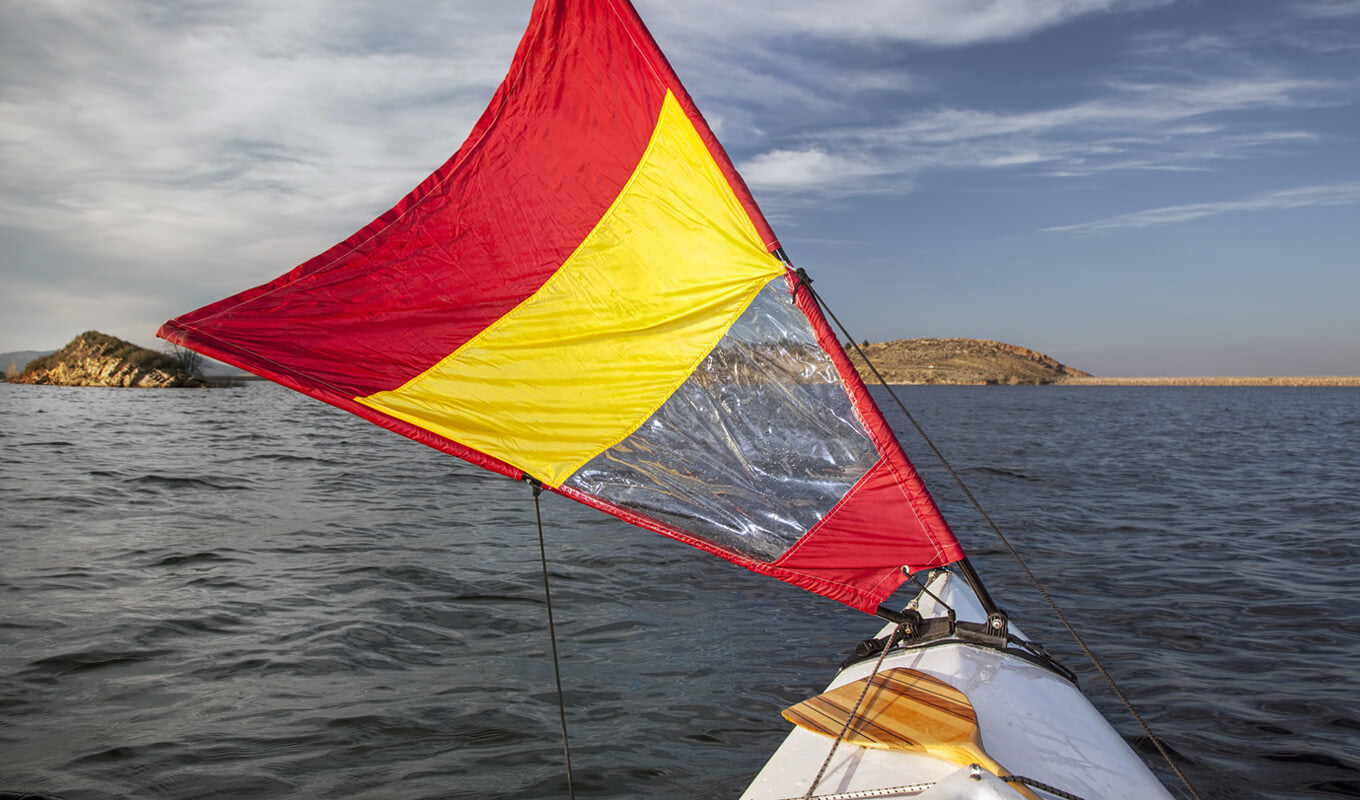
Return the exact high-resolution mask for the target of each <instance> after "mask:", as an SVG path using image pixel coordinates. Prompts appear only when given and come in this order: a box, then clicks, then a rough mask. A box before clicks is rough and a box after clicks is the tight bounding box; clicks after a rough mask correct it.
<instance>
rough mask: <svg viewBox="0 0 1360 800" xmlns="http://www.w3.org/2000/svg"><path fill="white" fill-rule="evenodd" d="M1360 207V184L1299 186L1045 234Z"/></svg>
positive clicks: (1147, 211) (1151, 210)
mask: <svg viewBox="0 0 1360 800" xmlns="http://www.w3.org/2000/svg"><path fill="white" fill-rule="evenodd" d="M1357 204H1360V181H1347V182H1343V183H1334V184H1329V185H1324V186H1298V187H1294V188H1292V189H1281V190H1279V191H1275V192H1267V193H1263V194H1255V195H1252V196H1250V197H1245V198H1242V199H1240V200H1223V201H1219V202H1215V203H1188V204H1185V205H1178V206H1165V207H1163V208H1149V209H1145V210H1143V211H1134V212H1132V213H1129V214H1119V215H1117V216H1113V217H1106V218H1104V219H1098V220H1093V221H1091V222H1083V223H1079V224H1076V225H1059V226H1055V227H1051V228H1044V229H1043V232H1044V233H1073V234H1078V235H1091V234H1097V233H1105V232H1107V231H1113V230H1122V229H1127V228H1148V227H1152V226H1155V225H1178V224H1180V223H1184V222H1190V221H1193V220H1197V219H1203V218H1205V217H1214V216H1218V215H1221V214H1235V213H1239V212H1244V211H1269V210H1278V209H1294V208H1309V207H1315V206H1350V205H1357Z"/></svg>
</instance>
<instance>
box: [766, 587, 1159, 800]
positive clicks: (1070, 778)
mask: <svg viewBox="0 0 1360 800" xmlns="http://www.w3.org/2000/svg"><path fill="white" fill-rule="evenodd" d="M950 608H952V609H953V611H954V614H955V619H956V620H957V621H960V622H974V623H982V622H984V621H985V620H986V619H987V615H986V614H984V613H983V610H982V606H981V605H980V603H979V602H978V601H977V599H976V597H975V596H974V595H973V594H972V592H971V591H970V590H969V588H968V586H967V585H966V584H965V583H964V582H963V581H962V580H961V579H960V578H959V577H958V576H957V575H955V574H954V573H953V572H951V571H949V570H947V569H941V570H936V571H935V573H934V574H933V575H932V576H931V578H930V580H929V581H927V583H926V590H923V591H922V592H921V593H920V594H918V595H917V596H916V598H915V599H913V600H912V602H911V604H910V605H909V606H908V609H910V610H913V611H916V612H917V613H919V614H920V615H921V617H922V618H923V619H924V620H926V621H929V620H932V619H934V620H941V621H942V622H941V623H940V624H943V623H944V621H947V619H948V615H949V609H950ZM928 625H929V623H928V622H927V626H928ZM895 628H896V625H895V624H891V623H890V624H888V625H887V626H885V627H884V628H883V630H881V631H879V633H878V635H877V637H876V639H878V640H879V641H882V640H884V639H886V637H888V636H890V635H891V634H892V632H893V630H894V629H895ZM959 633H960V631H957V630H956V631H955V632H954V633H952V634H951V633H945V635H943V636H941V637H940V638H934V639H931V640H929V641H925V642H921V643H913V642H912V641H908V642H906V643H904V644H902V645H899V646H896V647H894V648H892V649H891V650H890V651H889V652H888V653H886V654H882V657H881V663H880V654H872V655H869V656H867V657H864V658H861V659H860V660H858V661H855V662H854V663H852V664H849V665H848V666H845V667H844V668H843V669H842V670H841V671H840V672H839V673H838V674H837V675H836V677H835V678H834V679H833V680H832V681H831V683H830V684H829V685H828V686H827V692H833V691H834V690H836V689H838V688H840V687H851V686H853V685H855V684H856V682H859V681H863V680H865V679H866V678H868V677H869V676H870V675H871V674H874V673H876V674H878V675H882V674H884V673H887V672H889V671H893V670H907V671H912V672H917V673H923V674H924V675H926V676H929V677H931V678H934V679H937V680H938V681H940V682H943V683H945V684H947V685H948V686H949V687H953V688H954V689H956V690H958V692H960V693H962V695H963V696H964V697H965V698H966V704H968V705H971V708H972V710H973V712H974V713H975V715H976V731H977V734H978V738H979V740H980V743H981V745H982V752H983V754H984V756H990V758H991V760H992V762H994V764H996V765H1004V769H1003V770H1000V771H1004V772H1009V773H1010V774H1011V775H1013V776H1021V777H1023V778H1026V779H1029V780H1030V781H1032V782H1033V783H1035V784H1042V785H1045V786H1049V787H1053V788H1056V789H1059V790H1061V791H1062V792H1064V793H1066V794H1068V795H1072V796H1076V797H1080V798H1083V800H1160V799H1161V798H1167V799H1168V800H1169V798H1170V797H1171V795H1170V794H1169V793H1168V792H1167V791H1166V789H1165V788H1164V787H1163V786H1162V784H1161V783H1160V782H1159V781H1158V780H1157V778H1156V777H1155V776H1154V775H1153V773H1152V772H1151V770H1149V769H1148V768H1147V766H1146V765H1144V764H1143V761H1142V759H1140V758H1139V756H1138V755H1137V753H1135V752H1134V751H1133V749H1132V748H1130V747H1129V745H1128V744H1127V743H1126V742H1125V741H1124V739H1123V738H1121V737H1120V735H1119V733H1118V732H1116V731H1115V729H1114V728H1113V727H1111V725H1110V724H1109V723H1108V722H1107V721H1106V720H1105V718H1104V717H1102V716H1101V714H1100V712H1099V711H1097V710H1096V709H1095V707H1094V706H1092V705H1091V703H1090V701H1089V700H1088V699H1087V698H1086V696H1085V695H1083V694H1082V692H1081V690H1080V689H1079V688H1078V687H1077V685H1076V684H1075V683H1074V682H1073V681H1072V680H1071V679H1070V678H1069V677H1068V676H1067V675H1064V674H1062V673H1061V672H1059V671H1058V669H1056V668H1055V667H1053V666H1049V665H1048V664H1046V663H1043V660H1042V659H1039V658H1036V657H1035V654H1034V652H1033V651H1031V650H1028V649H1026V648H1025V647H1023V646H1022V645H1017V644H1010V645H1008V646H1006V647H1005V648H1004V649H1002V648H1000V647H996V646H991V645H987V644H982V643H978V642H970V641H966V640H964V639H963V638H961V637H960V636H959ZM963 633H964V635H965V636H966V635H967V633H966V632H963ZM1010 634H1011V636H1012V637H1013V639H1015V640H1018V641H1020V642H1026V643H1030V644H1031V646H1033V643H1032V642H1031V640H1029V639H1028V638H1026V637H1025V636H1024V635H1023V634H1022V633H1021V632H1020V631H1018V630H1017V629H1016V628H1015V626H1013V625H1012V626H1010ZM1040 652H1042V651H1041V650H1040ZM851 694H852V695H857V694H858V692H852V693H851ZM870 694H871V695H873V696H874V701H872V702H871V701H868V699H867V698H866V702H865V703H864V706H871V705H878V706H881V705H883V704H884V703H883V701H882V699H881V698H879V697H878V694H879V689H878V687H874V688H873V690H872V691H871V692H870ZM821 696H823V697H824V696H825V693H824V694H823V695H821ZM850 700H851V701H853V700H854V697H853V696H851V697H850ZM795 708H796V707H795ZM865 710H868V711H873V710H875V709H874V708H867V709H866V708H863V707H862V708H861V711H865ZM786 716H788V714H787V713H786ZM869 722H870V723H872V722H873V720H869ZM857 724H858V720H857ZM832 727H833V728H834V727H835V726H832ZM834 741H835V740H834V739H833V738H832V737H831V736H829V735H826V734H825V733H822V732H814V731H813V730H810V729H808V728H807V727H803V726H802V725H798V726H795V727H794V729H793V731H792V732H791V733H790V734H789V735H788V737H787V738H786V739H785V740H784V742H783V744H782V745H780V747H779V749H778V750H777V751H776V752H775V753H774V755H773V756H771V758H770V759H769V761H768V762H767V763H766V765H765V767H764V768H763V769H762V770H761V771H760V773H759V774H758V775H757V776H756V777H755V780H754V781H752V783H751V785H750V786H749V787H748V788H747V790H746V792H745V793H744V794H743V795H742V798H743V800H777V799H782V798H801V797H805V796H807V792H808V788H809V786H810V785H811V784H812V782H813V780H814V778H815V776H816V774H817V772H818V765H820V764H822V763H823V761H825V760H826V758H827V755H828V753H829V752H830V751H831V749H832V745H833V743H834ZM916 744H917V745H918V746H916V747H910V746H908V747H905V748H904V747H900V746H898V747H893V746H884V745H882V744H881V743H877V742H875V743H871V744H854V743H851V742H847V741H842V742H841V743H840V744H839V745H838V746H837V747H836V748H835V753H834V754H833V755H832V756H831V759H830V762H829V763H828V764H827V765H826V768H825V771H824V773H823V775H822V778H821V780H820V781H819V782H818V783H817V787H816V791H815V793H814V794H813V795H812V796H813V797H818V798H840V797H844V798H851V797H854V798H860V797H864V798H868V797H915V798H920V800H944V799H945V798H959V799H960V800H963V798H967V799H968V800H976V799H980V798H991V797H996V798H1016V797H1027V796H1031V795H1026V794H1025V793H1024V791H1023V790H1022V789H1019V788H1017V786H1025V788H1026V789H1028V790H1029V791H1031V792H1033V793H1034V795H1032V796H1037V797H1041V798H1048V797H1062V796H1063V795H1062V794H1054V793H1051V792H1047V791H1045V790H1043V789H1036V788H1034V786H1033V785H1027V786H1026V785H1024V784H1018V783H1017V782H1007V781H1003V780H1001V779H1000V778H999V777H997V776H996V775H995V774H994V771H993V770H989V769H986V768H985V767H982V766H981V765H978V766H974V765H973V763H960V762H961V761H964V760H967V759H966V758H964V757H953V756H955V755H956V754H954V753H949V752H946V753H944V756H945V757H941V753H940V752H938V750H937V748H931V747H930V746H929V745H931V744H932V743H930V742H924V743H922V742H917V743H916ZM926 750H936V752H926ZM965 755H966V754H965Z"/></svg>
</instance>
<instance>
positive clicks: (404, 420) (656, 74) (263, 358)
mask: <svg viewBox="0 0 1360 800" xmlns="http://www.w3.org/2000/svg"><path fill="white" fill-rule="evenodd" d="M778 248H779V244H778V242H777V240H776V239H775V237H774V234H773V233H772V231H771V230H770V226H769V225H768V223H767V222H766V220H765V218H764V217H763V216H762V215H761V213H760V210H759V209H758V208H757V206H756V203H755V201H754V200H753V199H752V197H751V193H750V192H749V191H748V189H747V187H746V185H745V184H744V183H743V181H742V180H741V178H740V176H739V175H738V174H737V172H736V170H735V169H734V168H733V165H732V163H731V161H730V160H729V159H728V157H727V155H726V153H725V152H724V151H723V149H722V147H721V146H720V145H719V144H718V142H717V140H716V138H715V137H714V136H713V133H712V131H711V130H710V129H709V127H708V125H707V123H705V121H704V119H703V117H702V116H701V115H700V114H699V111H698V110H697V109H696V108H695V106H694V103H693V102H692V100H691V99H690V97H689V95H688V93H686V92H685V90H684V87H682V86H681V84H680V81H679V80H678V78H677V77H676V75H675V73H674V72H673V70H672V69H671V67H670V65H669V64H668V62H667V61H666V59H665V57H664V56H663V55H662V54H661V51H660V50H659V49H658V48H657V46H656V43H655V42H654V41H653V39H652V37H651V35H650V34H649V33H648V31H647V30H646V28H645V27H644V26H643V24H642V21H641V20H640V19H639V18H638V16H637V13H636V12H635V11H634V10H633V8H632V7H631V5H629V4H628V3H627V2H626V0H539V1H538V2H536V3H535V5H534V9H533V12H532V17H531V20H530V23H529V27H528V30H527V31H526V33H525V35H524V38H523V40H522V41H521V42H520V44H519V47H518V49H517V51H516V53H515V57H514V60H513V62H512V63H511V66H510V70H509V73H508V75H507V76H506V78H505V81H504V82H503V83H502V84H501V85H500V87H499V88H498V89H497V91H496V93H495V95H494V97H493V98H492V100H491V103H490V105H489V106H488V108H487V109H486V111H485V112H484V113H483V115H482V117H481V118H480V119H479V121H478V122H477V124H476V126H475V127H474V128H473V130H472V133H471V135H469V136H468V138H467V141H466V142H464V144H463V146H462V147H461V148H460V149H459V150H458V152H457V153H456V154H455V155H454V156H453V157H452V158H451V159H449V161H448V162H446V163H445V164H444V165H442V166H441V167H440V168H439V169H438V170H436V171H435V172H434V174H432V175H430V176H429V177H428V178H427V179H426V180H425V181H423V182H422V183H421V184H420V185H419V186H417V187H416V188H415V189H414V190H413V191H412V192H411V193H410V194H409V195H407V196H406V197H405V198H404V199H402V200H401V202H399V203H398V204H397V205H396V206H394V207H393V208H392V209H391V210H389V211H388V212H386V213H385V214H383V215H382V216H380V217H378V219H376V220H374V221H373V222H372V223H370V224H369V225H367V226H365V227H364V228H363V229H361V230H359V231H358V232H357V233H355V234H354V235H353V236H350V237H349V238H348V239H346V240H345V241H343V242H341V243H339V244H337V245H335V246H334V247H332V248H330V249H329V250H327V251H326V252H324V253H322V254H320V255H318V256H316V257H315V258H313V259H311V260H309V261H306V262H304V263H303V264H301V265H299V266H298V267H296V268H295V269H293V270H292V271H290V272H288V273H287V274H285V275H283V276H281V277H279V278H277V279H275V280H273V281H270V282H269V283H266V284H263V285H261V286H257V287H255V288H253V289H248V290H246V291H244V292H241V293H239V294H237V295H234V296H232V297H229V298H226V299H224V300H221V301H219V302H216V303H213V304H211V305H208V306H205V307H204V308H201V309H198V310H197V311H192V312H189V313H187V314H184V315H182V316H180V317H177V318H175V319H172V320H170V321H169V322H167V323H165V325H164V326H162V328H161V330H160V331H159V333H158V335H159V336H161V337H162V338H165V339H168V340H170V341H172V342H175V343H177V344H181V345H184V346H186V347H189V348H192V349H194V350H197V351H199V352H201V353H204V354H206V355H208V356H211V357H213V358H217V359H220V360H222V361H225V362H227V363H230V364H234V365H236V366H239V367H242V368H244V369H247V370H250V371H251V372H254V373H256V374H258V375H261V376H263V377H266V378H269V379H272V380H274V381H277V382H279V383H281V384H283V385H285V386H288V387H290V388H293V389H296V390H297V391H300V392H303V393H305V394H308V395H310V396H312V397H315V398H317V399H320V400H323V401H325V402H327V403H330V404H332V405H335V406H338V407H340V408H343V409H345V410H347V411H350V412H352V413H354V414H357V415H359V416H360V417H363V418H364V419H367V420H369V421H371V422H374V423H376V424H378V425H382V426H384V427H386V428H389V429H391V430H393V431H396V432H398V433H400V434H403V435H405V436H408V437H410V438H411V439H414V440H416V441H419V442H422V443H424V444H427V445H430V446H432V447H435V448H438V449H440V450H442V451H445V452H447V453H450V454H452V455H455V456H459V457H461V458H464V459H467V460H468V461H471V462H473V463H475V464H478V465H480V466H482V467H485V468H487V469H490V470H493V471H496V472H499V473H501V474H503V475H507V476H509V477H512V478H516V479H520V478H524V477H528V478H532V479H534V480H536V481H539V482H541V483H542V484H543V485H544V486H546V487H547V488H549V489H550V490H552V491H555V492H558V493H560V494H562V495H565V496H567V497H570V498H572V499H575V500H578V501H580V502H582V503H586V504H588V505H591V506H594V507H596V508H599V509H601V510H603V511H606V512H608V513H610V514H614V515H615V516H618V517H620V518H622V519H624V520H627V521H629V522H631V523H634V524H636V525H639V526H642V527H644V528H648V529H651V530H653V531H656V532H659V533H662V534H664V535H666V536H670V537H672V538H675V539H678V540H681V541H684V542H687V543H689V544H691V545H694V546H696V547H700V548H702V549H705V550H707V551H709V552H712V553H714V554H716V555H719V556H721V557H723V558H726V559H728V560H730V561H733V562H735V563H738V564H740V565H742V566H745V567H747V568H749V569H752V570H754V571H756V572H760V573H763V574H766V575H770V576H773V577H775V578H778V579H780V580H783V581H786V582H789V583H792V584H795V585H798V586H801V587H803V588H806V589H808V590H810V591H813V592H817V593H819V594H822V595H825V596H827V597H831V598H833V599H835V600H838V601H840V602H843V603H845V604H847V605H850V606H853V607H855V608H859V609H862V610H864V611H868V612H872V611H874V610H875V609H876V608H877V607H878V605H879V604H880V603H881V602H882V601H883V600H884V598H886V597H887V595H888V594H890V593H891V592H892V591H893V590H894V589H895V588H897V586H899V585H900V584H901V582H902V581H903V580H904V569H906V570H909V571H916V570H920V569H925V568H929V567H934V566H940V565H943V564H947V563H951V562H953V561H956V560H958V559H959V558H962V557H963V553H962V551H961V549H960V548H959V545H958V543H957V541H956V540H955V538H954V535H953V533H952V532H951V531H950V530H949V527H948V525H947V524H946V523H945V521H944V520H943V518H942V517H941V516H940V514H939V511H938V510H937V509H936V507H935V505H934V503H933V501H932V500H931V499H930V496H929V495H928V493H927V492H926V490H925V488H924V487H923V486H922V484H921V482H920V480H919V479H918V477H917V475H916V472H915V471H914V469H913V468H912V466H911V464H910V463H909V462H908V460H907V457H906V455H905V454H904V453H903V451H902V449H901V447H900V446H899V444H898V443H897V441H896V439H895V438H894V437H893V434H892V432H891V430H890V429H889V428H888V425H887V424H886V422H885V421H884V419H883V417H882V414H881V413H880V412H879V410H878V408H877V407H876V406H875V405H874V403H873V401H872V400H871V399H870V397H869V394H868V392H867V390H866V389H865V387H864V385H863V384H862V383H861V381H860V379H859V377H858V375H857V374H856V372H855V370H854V368H853V367H852V366H851V365H850V363H849V361H848V359H847V358H846V357H845V353H844V351H843V350H842V349H841V348H840V345H839V343H838V342H837V340H836V337H835V336H834V334H833V333H832V332H831V330H830V329H829V328H828V326H827V324H826V321H825V320H824V319H823V317H822V314H821V312H820V311H819V309H818V308H817V306H816V303H815V302H814V301H813V300H812V298H811V297H810V296H809V295H810V293H809V291H808V290H807V289H806V288H805V287H802V286H800V285H799V284H798V281H797V278H796V276H795V275H794V273H793V272H792V271H790V269H789V268H788V267H787V266H786V265H785V264H784V263H783V261H782V260H781V259H780V258H778V257H776V256H775V255H774V252H775V251H777V250H778Z"/></svg>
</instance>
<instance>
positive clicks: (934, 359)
mask: <svg viewBox="0 0 1360 800" xmlns="http://www.w3.org/2000/svg"><path fill="white" fill-rule="evenodd" d="M859 349H860V350H863V351H864V353H865V355H867V356H868V357H869V361H870V362H872V363H873V365H874V366H875V367H877V368H878V371H879V373H881V374H882V375H883V378H884V380H886V381H887V382H888V383H894V384H922V383H943V384H956V385H971V386H983V385H988V384H1007V385H1018V384H1043V383H1055V382H1057V381H1061V380H1063V379H1064V378H1068V377H1082V376H1087V375H1089V373H1086V372H1082V371H1081V370H1079V369H1073V368H1072V367H1069V366H1067V365H1065V364H1061V363H1059V362H1058V361H1056V360H1054V359H1052V358H1049V357H1048V356H1046V355H1044V354H1043V353H1036V352H1035V351H1033V350H1030V349H1028V348H1025V347H1019V346H1017V345H1013V344H1006V343H1004V342H993V341H989V340H987V339H898V340H896V341H892V342H877V343H873V344H864V345H861V346H860V348H859ZM846 350H848V351H849V353H850V361H851V363H853V364H854V365H855V368H856V369H858V370H859V373H860V376H861V377H863V378H864V380H865V382H867V383H876V382H877V378H875V377H874V376H873V373H871V372H870V371H869V370H868V369H866V368H865V366H864V360H863V359H862V358H861V357H860V355H859V353H858V352H856V349H855V348H854V347H847V348H846Z"/></svg>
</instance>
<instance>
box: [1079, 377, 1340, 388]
mask: <svg viewBox="0 0 1360 800" xmlns="http://www.w3.org/2000/svg"><path fill="white" fill-rule="evenodd" d="M1057 383H1058V384H1059V385H1062V386H1360V375H1256V376H1251V375H1236V376H1233V375H1220V376H1202V377H1188V376H1177V375H1157V376H1149V377H1108V378H1107V377H1099V376H1096V375H1088V376H1086V377H1081V378H1078V377H1071V378H1064V379H1063V380H1060V381H1057Z"/></svg>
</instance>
